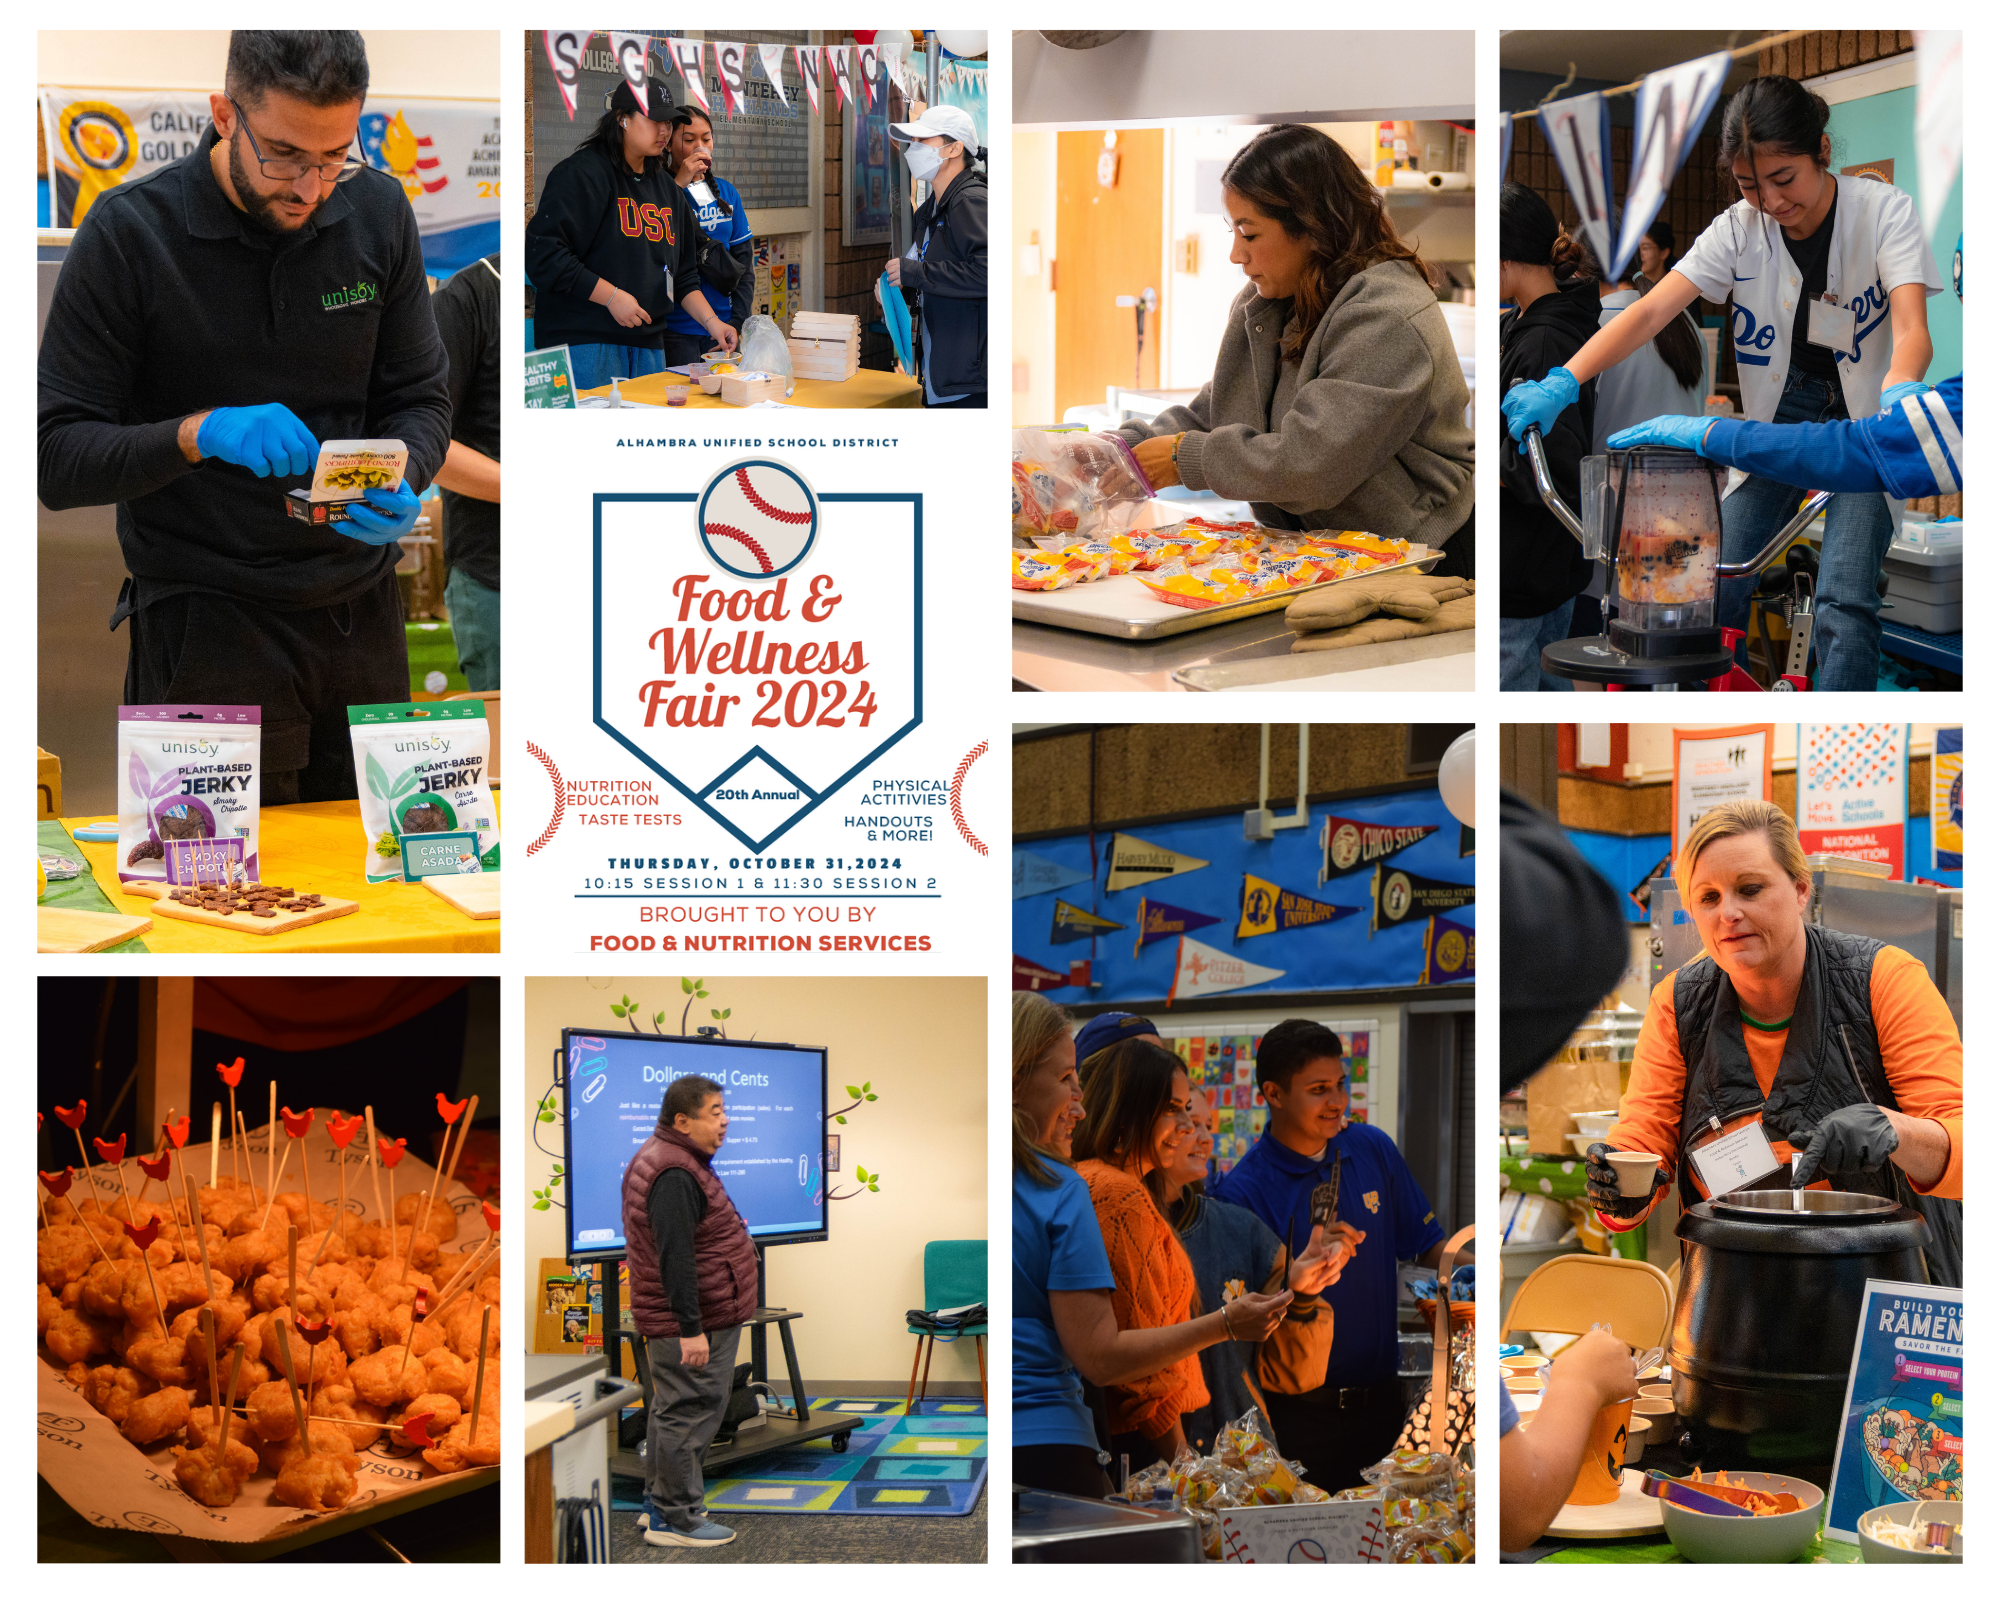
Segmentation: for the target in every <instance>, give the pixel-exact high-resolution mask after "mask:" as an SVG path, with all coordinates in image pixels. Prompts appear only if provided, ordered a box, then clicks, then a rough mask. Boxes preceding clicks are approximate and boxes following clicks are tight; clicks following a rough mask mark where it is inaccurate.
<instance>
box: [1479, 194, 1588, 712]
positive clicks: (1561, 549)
mask: <svg viewBox="0 0 2000 1600" xmlns="http://www.w3.org/2000/svg"><path fill="white" fill-rule="evenodd" d="M1500 298H1501V299H1502V300H1509V301H1512V302H1513V304H1514V309H1513V310H1512V311H1511V312H1509V313H1507V315H1505V316H1504V317H1502V318H1501V321H1500V390H1501V393H1503V394H1504V393H1506V391H1507V389H1508V387H1509V386H1510V385H1512V384H1515V383H1520V382H1529V383H1532V382H1534V381H1535V380H1536V379H1538V378H1541V377H1543V376H1544V375H1546V374H1547V372H1548V371H1549V369H1550V368H1551V367H1559V366H1561V365H1562V364H1563V362H1565V361H1567V360H1568V359H1569V358H1570V357H1571V356H1573V355H1575V354H1576V352H1577V351H1579V350H1581V349H1582V348H1583V346H1584V345H1585V343H1586V342H1588V340H1589V339H1590V338H1591V336H1592V335H1593V334H1595V333H1596V332H1597V310H1598V300H1597V285H1596V283H1595V282H1594V281H1593V280H1592V279H1591V277H1590V275H1589V273H1588V271H1587V270H1586V257H1585V253H1584V250H1583V247H1582V246H1581V245H1580V244H1578V243H1577V242H1576V240H1574V239H1572V238H1571V237H1570V236H1569V235H1568V234H1567V233H1565V232H1563V230H1562V228H1561V226H1560V225H1559V224H1558V223H1557V222H1556V216H1555V213H1554V212H1553V211H1551V210H1550V209H1549V203H1548V202H1547V201H1546V200H1544V199H1543V198H1542V197H1541V196H1540V195H1538V194H1536V193H1535V191H1534V190H1532V189H1527V188H1523V187H1522V186H1521V185H1520V184H1518V183H1509V184H1504V185H1502V186H1501V190H1500ZM1596 413H1597V380H1596V379H1594V378H1593V379H1592V380H1591V381H1590V382H1588V383H1586V384H1584V385H1583V388H1582V393H1581V395H1580V396H1579V398H1578V400H1577V403H1576V404H1575V405H1574V406H1572V407H1571V408H1570V409H1569V410H1567V411H1565V412H1563V413H1562V414H1561V415H1560V416H1558V417H1557V418H1556V419H1555V420H1554V421H1553V422H1552V423H1550V425H1549V426H1548V428H1547V429H1546V430H1545V431H1544V432H1543V434H1542V447H1543V449H1544V450H1545V451H1546V452H1547V453H1548V458H1549V476H1550V477H1551V478H1552V479H1553V480H1554V482H1555V486H1556V492H1557V493H1558V494H1560V495H1561V496H1562V497H1563V499H1564V500H1565V501H1567V502H1568V503H1569V504H1571V505H1575V504H1576V498H1577V478H1578V474H1579V471H1580V469H1581V466H1582V462H1583V458H1584V457H1585V456H1587V455H1589V454H1590V439H1591V429H1592V426H1593V423H1594V420H1595V417H1596ZM1500 483H1501V487H1502V489H1503V490H1504V493H1502V495H1501V497H1500V687H1501V688H1502V689H1567V688H1568V687H1569V680H1568V679H1566V678H1558V677H1556V676H1554V675H1553V674H1552V673H1547V672H1544V671H1542V650H1543V647H1544V646H1547V645H1552V644H1560V643H1561V642H1562V641H1563V640H1564V639H1566V638H1568V637H1569V618H1570V611H1571V610H1572V608H1573V607H1574V606H1575V604H1576V597H1577V596H1578V595H1579V594H1581V593H1582V592H1583V591H1584V590H1585V589H1586V588H1587V587H1588V586H1589V584H1590V563H1589V562H1588V561H1586V560H1584V559H1583V549H1582V547H1581V546H1580V545H1579V544H1578V543H1577V542H1576V540H1575V539H1574V538H1572V537H1571V536H1570V534H1569V532H1568V530H1567V529H1565V528H1564V527H1563V525H1562V524H1561V523H1560V522H1558V521H1556V518H1555V513H1554V512H1552V511H1550V510H1549V508H1548V507H1547V506H1545V505H1543V504H1542V497H1541V493H1540V491H1539V490H1537V489H1536V487H1535V469H1534V465H1533V463H1532V462H1531V461H1530V459H1529V458H1528V456H1527V455H1526V454H1524V453H1523V452H1522V451H1520V450H1517V449H1516V448H1515V447H1514V446H1513V444H1512V443H1510V442H1509V441H1508V440H1507V439H1505V438H1504V437H1503V438H1502V440H1501V450H1500Z"/></svg>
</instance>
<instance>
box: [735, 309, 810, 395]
mask: <svg viewBox="0 0 2000 1600" xmlns="http://www.w3.org/2000/svg"><path fill="white" fill-rule="evenodd" d="M736 364H737V366H738V367H739V368H741V369H742V370H743V371H745V372H768V373H769V374H770V375H771V376H772V377H774V378H783V379H784V380H785V393H786V394H787V395H790V394H791V392H792V390H793V389H795V388H796V387H797V386H798V385H797V383H796V381H795V380H794V379H793V377H792V347H791V346H790V345H788V344H787V343H785V336H784V334H783V332H782V331H780V329H779V327H778V325H777V323H775V322H773V321H772V320H771V319H770V318H769V317H766V316H753V317H749V318H747V319H746V320H745V321H744V324H743V338H742V340H741V341H740V342H739V343H738V344H737V346H736Z"/></svg>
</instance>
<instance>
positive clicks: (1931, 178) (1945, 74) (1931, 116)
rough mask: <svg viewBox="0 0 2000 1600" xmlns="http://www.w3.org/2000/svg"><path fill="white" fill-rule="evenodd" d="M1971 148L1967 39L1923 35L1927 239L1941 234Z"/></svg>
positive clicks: (1920, 167) (1922, 174)
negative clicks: (1955, 184)
mask: <svg viewBox="0 0 2000 1600" xmlns="http://www.w3.org/2000/svg"><path fill="white" fill-rule="evenodd" d="M1964 148H1965V35H1964V34H1962V33H1958V32H1955V31H1954V32H1938V31H1935V30H1932V29H1929V28H1926V29H1924V30H1922V31H1921V32H1919V33H1918V34H1917V204H1918V205H1919V206H1920V207H1921V208H1922V211H1923V218H1924V237H1925V238H1926V239H1928V238H1930V236H1931V235H1932V234H1934V233H1936V232H1937V225H1938V218H1939V217H1941V216H1943V215H1944V203H1945V201H1947V200H1948V199H1950V198H1951V184H1952V180H1953V179H1954V178H1956V177H1957V176H1958V164H1959V161H1960V159H1961V156H1962V153H1963V151H1964Z"/></svg>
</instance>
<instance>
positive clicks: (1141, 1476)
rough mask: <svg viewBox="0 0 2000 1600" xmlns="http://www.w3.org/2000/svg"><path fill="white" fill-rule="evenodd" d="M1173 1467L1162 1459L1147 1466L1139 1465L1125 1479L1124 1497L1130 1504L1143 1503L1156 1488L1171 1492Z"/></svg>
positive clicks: (1151, 1496) (1150, 1496) (1151, 1495)
mask: <svg viewBox="0 0 2000 1600" xmlns="http://www.w3.org/2000/svg"><path fill="white" fill-rule="evenodd" d="M1173 1483H1174V1469H1173V1468H1172V1467H1171V1466H1169V1465H1168V1464H1167V1463H1166V1462H1164V1461H1155V1462H1154V1463H1153V1464H1152V1465H1151V1466H1149V1467H1141V1468H1140V1469H1139V1470H1138V1471H1137V1472H1135V1473H1133V1474H1132V1475H1131V1476H1130V1477H1129V1478H1127V1479H1126V1480H1125V1498H1126V1499H1127V1500H1130V1501H1131V1502H1132V1504H1134V1505H1135V1506H1136V1505H1144V1504H1145V1503H1146V1502H1147V1501H1148V1500H1151V1499H1152V1498H1153V1492H1154V1490H1156V1489H1165V1490H1167V1491H1168V1492H1169V1493H1172V1492H1173Z"/></svg>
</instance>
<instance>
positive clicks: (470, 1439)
mask: <svg viewBox="0 0 2000 1600" xmlns="http://www.w3.org/2000/svg"><path fill="white" fill-rule="evenodd" d="M492 1321H493V1308H492V1307H491V1306H488V1307H487V1308H486V1309H485V1310H484V1311H482V1312H480V1313H479V1372H478V1374H477V1376H475V1377H474V1378H473V1380H472V1426H471V1427H470V1428H468V1429H466V1432H465V1444H466V1448H467V1449H470V1448H471V1447H472V1446H473V1445H475V1444H477V1443H478V1442H479V1402H480V1400H481V1399H482V1398H484V1396H485V1393H486V1330H487V1328H488V1326H489V1325H490V1324H491V1323H492Z"/></svg>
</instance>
